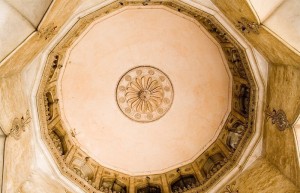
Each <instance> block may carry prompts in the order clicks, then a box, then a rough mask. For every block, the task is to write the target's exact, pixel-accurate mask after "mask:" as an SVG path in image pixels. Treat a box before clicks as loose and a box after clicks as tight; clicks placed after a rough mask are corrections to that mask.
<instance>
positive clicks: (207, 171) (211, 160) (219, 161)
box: [201, 152, 228, 179]
mask: <svg viewBox="0 0 300 193" xmlns="http://www.w3.org/2000/svg"><path fill="white" fill-rule="evenodd" d="M227 161H228V160H227V158H226V157H225V156H224V155H223V154H222V153H221V152H218V153H215V154H213V155H211V156H208V157H207V160H206V162H205V163H204V165H203V167H202V169H201V173H202V174H203V175H204V176H205V177H206V178H207V179H209V178H211V177H212V176H213V175H214V174H215V173H216V172H217V171H219V170H220V169H221V168H222V167H223V166H224V165H225V164H226V163H227Z"/></svg>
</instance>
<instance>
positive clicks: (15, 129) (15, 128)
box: [10, 111, 31, 140]
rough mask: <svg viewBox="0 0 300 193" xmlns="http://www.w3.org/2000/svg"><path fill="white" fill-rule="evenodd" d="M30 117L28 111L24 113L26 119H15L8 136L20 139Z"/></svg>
mask: <svg viewBox="0 0 300 193" xmlns="http://www.w3.org/2000/svg"><path fill="white" fill-rule="evenodd" d="M30 120H31V117H30V114H29V111H27V112H26V117H25V118H24V117H23V116H22V117H21V118H17V117H16V118H15V119H14V120H13V123H12V128H11V129H10V135H11V136H12V137H13V138H15V139H16V140H18V139H20V137H21V134H22V133H23V132H25V127H26V125H27V124H28V123H29V122H30Z"/></svg>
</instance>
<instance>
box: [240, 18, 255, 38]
mask: <svg viewBox="0 0 300 193" xmlns="http://www.w3.org/2000/svg"><path fill="white" fill-rule="evenodd" d="M236 27H237V28H238V29H239V30H240V31H241V32H242V33H250V32H253V33H255V34H259V27H260V25H259V24H258V23H256V22H253V21H249V20H248V19H246V18H244V17H242V18H241V19H240V21H238V23H237V24H236Z"/></svg>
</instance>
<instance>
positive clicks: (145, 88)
mask: <svg viewBox="0 0 300 193" xmlns="http://www.w3.org/2000/svg"><path fill="white" fill-rule="evenodd" d="M116 93H117V94H116V95H117V103H118V106H119V108H120V109H121V111H122V112H123V113H124V114H125V115H126V116H127V117H129V118H130V119H132V120H134V121H138V122H151V121H155V120H157V119H159V118H161V117H162V116H163V115H165V114H166V112H167V111H168V110H169V108H170V107H171V105H172V101H173V86H172V83H171V82H170V80H169V78H168V77H167V75H165V74H164V73H163V72H162V71H160V70H158V69H157V68H154V67H150V66H140V67H136V68H134V69H131V70H129V71H128V72H127V73H126V74H124V75H123V76H122V78H121V80H120V81H119V84H118V87H117V91H116Z"/></svg>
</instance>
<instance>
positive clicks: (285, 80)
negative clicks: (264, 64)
mask: <svg viewBox="0 0 300 193" xmlns="http://www.w3.org/2000/svg"><path fill="white" fill-rule="evenodd" d="M299 98H300V70H299V69H297V68H295V67H292V66H275V65H274V66H271V68H270V71H269V88H268V99H267V100H268V104H267V105H268V106H269V107H270V108H275V109H283V110H284V111H285V112H286V114H287V118H288V120H289V121H290V123H293V122H294V121H295V120H296V118H297V117H298V115H299V112H300V106H299ZM264 137H265V138H264V139H265V140H264V148H265V154H266V158H267V159H268V160H269V161H270V162H271V163H272V164H274V165H275V166H276V167H278V169H279V170H280V171H281V172H282V173H283V174H284V175H286V176H287V177H288V178H290V179H291V181H293V182H294V183H295V184H297V185H298V186H300V168H299V157H298V155H297V148H296V142H295V137H294V132H293V129H292V128H291V127H290V128H288V129H286V130H285V131H283V132H282V131H279V130H278V129H277V128H276V126H275V125H272V124H271V121H270V120H269V121H268V122H266V125H265V133H264Z"/></svg>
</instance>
